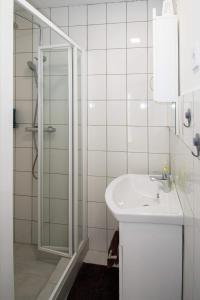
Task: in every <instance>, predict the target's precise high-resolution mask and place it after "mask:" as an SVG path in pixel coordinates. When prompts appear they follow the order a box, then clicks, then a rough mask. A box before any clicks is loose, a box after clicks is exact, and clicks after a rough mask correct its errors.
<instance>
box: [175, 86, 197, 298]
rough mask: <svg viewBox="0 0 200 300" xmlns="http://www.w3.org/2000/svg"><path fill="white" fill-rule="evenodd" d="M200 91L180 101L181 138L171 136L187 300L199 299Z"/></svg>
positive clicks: (187, 95) (186, 95) (185, 96)
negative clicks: (199, 152)
mask: <svg viewBox="0 0 200 300" xmlns="http://www.w3.org/2000/svg"><path fill="white" fill-rule="evenodd" d="M199 99H200V90H197V91H194V92H191V93H189V94H185V95H184V96H182V97H181V106H182V109H181V111H182V115H181V120H182V121H181V123H182V130H181V131H182V134H181V135H180V136H176V135H174V133H173V131H171V134H170V144H171V165H172V173H173V174H174V178H175V181H176V187H177V191H178V194H179V197H180V200H181V204H182V207H183V211H184V277H183V278H184V281H183V287H184V298H183V299H184V300H188V299H190V300H198V299H199V298H200V289H199V282H200V273H199V270H200V252H199V249H200V224H199V218H200V210H199V195H200V161H199V160H198V158H196V157H194V156H193V155H192V153H191V152H192V151H194V153H196V149H195V147H194V146H193V136H194V135H195V134H196V133H197V132H198V133H199V132H200V125H199V119H200V100H199ZM188 108H190V109H191V112H192V123H191V127H190V128H186V127H184V126H183V122H186V120H185V118H184V114H185V112H186V111H187V109H188Z"/></svg>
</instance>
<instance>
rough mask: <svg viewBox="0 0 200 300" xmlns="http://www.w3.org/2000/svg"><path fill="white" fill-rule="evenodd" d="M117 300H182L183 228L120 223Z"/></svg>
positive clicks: (168, 225)
mask: <svg viewBox="0 0 200 300" xmlns="http://www.w3.org/2000/svg"><path fill="white" fill-rule="evenodd" d="M119 228H120V245H119V253H120V258H119V261H120V265H119V269H120V300H181V295H182V226H181V225H173V224H172V225H170V224H150V223H125V222H124V223H120V225H119Z"/></svg>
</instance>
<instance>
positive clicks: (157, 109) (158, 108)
mask: <svg viewBox="0 0 200 300" xmlns="http://www.w3.org/2000/svg"><path fill="white" fill-rule="evenodd" d="M167 108H168V106H167V104H166V103H156V102H154V101H149V102H148V122H149V126H168V118H167Z"/></svg>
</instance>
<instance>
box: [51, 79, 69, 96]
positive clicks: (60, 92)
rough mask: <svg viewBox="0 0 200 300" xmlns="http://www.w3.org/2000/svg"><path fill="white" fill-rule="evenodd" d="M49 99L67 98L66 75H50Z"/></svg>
mask: <svg viewBox="0 0 200 300" xmlns="http://www.w3.org/2000/svg"><path fill="white" fill-rule="evenodd" d="M50 99H51V100H66V99H68V78H67V76H51V77H50Z"/></svg>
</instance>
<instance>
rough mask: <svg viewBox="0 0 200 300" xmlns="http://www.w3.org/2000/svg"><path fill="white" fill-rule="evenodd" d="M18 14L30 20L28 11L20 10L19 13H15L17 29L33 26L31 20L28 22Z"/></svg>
mask: <svg viewBox="0 0 200 300" xmlns="http://www.w3.org/2000/svg"><path fill="white" fill-rule="evenodd" d="M20 16H22V17H25V18H26V19H28V20H31V17H32V16H31V15H30V14H29V13H28V12H25V10H23V11H20V12H19V15H17V14H16V15H15V21H16V23H17V25H18V29H32V27H33V24H32V22H30V21H28V20H26V19H24V18H22V17H20Z"/></svg>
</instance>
